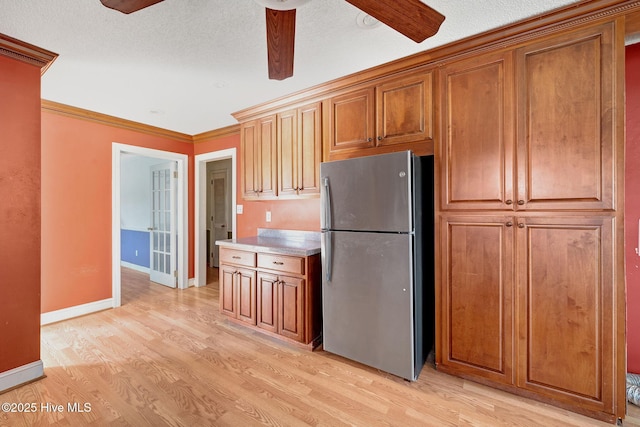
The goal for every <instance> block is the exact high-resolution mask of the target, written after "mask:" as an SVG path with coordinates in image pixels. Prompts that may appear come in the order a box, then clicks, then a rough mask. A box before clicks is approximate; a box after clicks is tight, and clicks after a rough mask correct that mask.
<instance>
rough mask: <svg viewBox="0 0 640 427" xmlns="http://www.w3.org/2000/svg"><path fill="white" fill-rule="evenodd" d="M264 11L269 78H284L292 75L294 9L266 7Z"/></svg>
mask: <svg viewBox="0 0 640 427" xmlns="http://www.w3.org/2000/svg"><path fill="white" fill-rule="evenodd" d="M266 11H267V13H266V18H267V62H268V64H269V78H270V79H272V80H284V79H286V78H287V77H291V76H293V47H294V42H295V36H296V10H295V9H291V10H273V9H269V8H266Z"/></svg>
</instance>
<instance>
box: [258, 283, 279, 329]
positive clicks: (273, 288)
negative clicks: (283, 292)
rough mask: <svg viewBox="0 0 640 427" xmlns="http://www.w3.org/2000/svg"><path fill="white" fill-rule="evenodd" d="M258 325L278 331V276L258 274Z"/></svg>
mask: <svg viewBox="0 0 640 427" xmlns="http://www.w3.org/2000/svg"><path fill="white" fill-rule="evenodd" d="M256 310H257V325H258V327H259V328H262V329H265V330H267V331H271V332H273V333H277V332H278V276H274V275H272V274H265V273H259V274H258V306H257V309H256Z"/></svg>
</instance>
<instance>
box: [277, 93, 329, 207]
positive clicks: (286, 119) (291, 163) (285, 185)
mask: <svg viewBox="0 0 640 427" xmlns="http://www.w3.org/2000/svg"><path fill="white" fill-rule="evenodd" d="M321 120H322V117H321V103H319V102H316V103H313V104H309V105H306V106H303V107H299V108H296V109H292V110H288V111H284V112H281V113H279V114H278V115H277V123H278V133H277V147H278V196H279V197H280V198H287V197H297V196H303V195H305V196H309V195H318V194H320V184H319V181H320V158H321V156H322V125H321Z"/></svg>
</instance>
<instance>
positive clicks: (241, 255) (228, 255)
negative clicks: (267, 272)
mask: <svg viewBox="0 0 640 427" xmlns="http://www.w3.org/2000/svg"><path fill="white" fill-rule="evenodd" d="M220 262H221V263H224V264H236V265H242V266H245V267H255V266H256V254H255V252H247V251H238V250H235V249H225V250H223V251H221V252H220Z"/></svg>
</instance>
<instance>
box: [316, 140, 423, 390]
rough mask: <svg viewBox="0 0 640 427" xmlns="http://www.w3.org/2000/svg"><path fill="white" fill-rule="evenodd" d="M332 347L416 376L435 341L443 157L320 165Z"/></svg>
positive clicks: (400, 156) (326, 325)
mask: <svg viewBox="0 0 640 427" xmlns="http://www.w3.org/2000/svg"><path fill="white" fill-rule="evenodd" d="M320 182H321V186H322V187H321V196H320V197H321V206H322V207H321V209H322V212H321V228H322V270H323V271H322V273H323V279H322V315H323V347H324V350H326V351H328V352H331V353H334V354H338V355H340V356H343V357H346V358H348V359H352V360H355V361H358V362H360V363H363V364H365V365H369V366H372V367H374V368H377V369H380V370H382V371H385V372H389V373H391V374H394V375H397V376H399V377H402V378H405V379H408V380H415V379H416V378H417V377H418V375H419V373H420V370H421V369H422V366H423V365H424V362H425V358H426V356H427V354H428V351H429V350H430V348H431V344H432V342H433V318H434V313H433V157H432V156H427V157H417V156H414V155H413V154H412V153H411V152H410V151H403V152H397V153H391V154H382V155H376V156H369V157H361V158H357V159H350V160H339V161H332V162H325V163H322V164H321V165H320Z"/></svg>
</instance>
